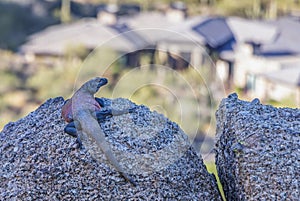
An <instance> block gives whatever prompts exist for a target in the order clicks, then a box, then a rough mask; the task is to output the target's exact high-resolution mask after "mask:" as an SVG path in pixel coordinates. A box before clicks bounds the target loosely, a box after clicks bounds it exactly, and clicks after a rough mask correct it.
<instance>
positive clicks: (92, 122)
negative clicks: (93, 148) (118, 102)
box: [77, 112, 136, 186]
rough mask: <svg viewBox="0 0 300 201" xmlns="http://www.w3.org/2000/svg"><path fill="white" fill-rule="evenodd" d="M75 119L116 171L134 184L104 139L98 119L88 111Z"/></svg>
mask: <svg viewBox="0 0 300 201" xmlns="http://www.w3.org/2000/svg"><path fill="white" fill-rule="evenodd" d="M77 120H78V121H79V122H81V123H80V125H81V130H82V132H84V133H86V134H87V135H88V136H91V137H92V139H94V140H95V142H96V143H97V145H98V146H99V147H100V148H101V149H102V151H103V152H104V154H105V156H106V158H107V159H108V160H109V162H110V163H111V164H112V165H113V166H114V167H115V168H116V169H117V170H118V172H120V173H121V174H122V176H123V177H124V178H125V179H126V180H127V181H129V182H130V183H131V184H133V185H134V186H136V183H135V182H134V180H133V179H132V178H131V177H129V176H128V174H126V173H125V171H124V170H123V168H122V167H121V165H120V163H119V162H118V161H117V159H116V157H115V156H114V154H113V152H112V150H111V148H110V146H109V144H108V143H107V142H106V140H105V135H104V133H103V131H102V130H101V128H100V126H99V124H98V121H97V120H96V119H95V118H94V117H93V116H92V115H91V114H90V113H88V112H82V113H80V115H78V116H77Z"/></svg>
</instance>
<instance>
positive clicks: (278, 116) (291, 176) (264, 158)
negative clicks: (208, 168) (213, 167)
mask: <svg viewBox="0 0 300 201" xmlns="http://www.w3.org/2000/svg"><path fill="white" fill-rule="evenodd" d="M216 116H217V122H218V123H217V141H216V164H217V169H218V173H219V177H220V180H221V183H222V184H223V188H224V191H225V194H226V197H227V200H297V201H298V200H299V198H300V110H299V109H290V108H280V109H279V108H274V107H272V106H267V105H262V104H260V103H259V100H258V99H254V100H253V101H252V102H246V101H241V100H239V99H238V97H237V95H236V94H232V95H230V96H229V97H228V98H226V99H224V100H223V101H222V102H221V105H220V107H219V109H218V111H217V113H216Z"/></svg>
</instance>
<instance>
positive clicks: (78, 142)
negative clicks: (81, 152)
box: [76, 137, 82, 149]
mask: <svg viewBox="0 0 300 201" xmlns="http://www.w3.org/2000/svg"><path fill="white" fill-rule="evenodd" d="M76 143H77V148H78V149H81V148H82V142H81V140H80V138H79V137H77V139H76Z"/></svg>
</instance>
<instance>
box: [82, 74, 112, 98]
mask: <svg viewBox="0 0 300 201" xmlns="http://www.w3.org/2000/svg"><path fill="white" fill-rule="evenodd" d="M107 82H108V81H107V79H106V78H100V77H96V78H93V79H91V80H89V81H87V82H86V83H85V84H84V85H83V87H84V88H85V90H86V91H87V92H89V93H91V94H95V93H96V92H97V91H98V90H99V88H100V87H102V86H104V85H106V84H107Z"/></svg>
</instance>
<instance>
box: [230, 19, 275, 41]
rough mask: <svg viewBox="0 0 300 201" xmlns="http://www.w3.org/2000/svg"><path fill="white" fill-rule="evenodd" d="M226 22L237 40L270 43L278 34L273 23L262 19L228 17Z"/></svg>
mask: <svg viewBox="0 0 300 201" xmlns="http://www.w3.org/2000/svg"><path fill="white" fill-rule="evenodd" d="M226 22H227V24H228V26H229V27H230V29H231V31H232V33H233V34H234V37H235V39H236V40H237V41H239V42H253V43H257V44H262V43H270V42H272V41H274V40H275V38H276V37H277V35H278V29H277V27H276V26H275V25H272V24H267V23H265V22H263V21H257V20H248V19H244V18H240V17H229V18H227V19H226Z"/></svg>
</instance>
